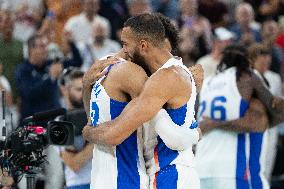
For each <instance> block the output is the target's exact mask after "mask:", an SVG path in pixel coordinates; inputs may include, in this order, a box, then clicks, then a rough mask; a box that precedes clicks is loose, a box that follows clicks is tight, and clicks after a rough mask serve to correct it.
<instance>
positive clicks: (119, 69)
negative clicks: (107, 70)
mask: <svg viewBox="0 0 284 189" xmlns="http://www.w3.org/2000/svg"><path fill="white" fill-rule="evenodd" d="M111 75H112V76H113V77H115V78H124V79H130V80H131V79H134V78H146V77H147V74H146V72H145V71H144V69H143V68H142V67H140V66H139V65H137V64H134V63H133V62H130V61H126V60H124V61H122V62H121V63H117V64H114V65H113V66H112V68H111Z"/></svg>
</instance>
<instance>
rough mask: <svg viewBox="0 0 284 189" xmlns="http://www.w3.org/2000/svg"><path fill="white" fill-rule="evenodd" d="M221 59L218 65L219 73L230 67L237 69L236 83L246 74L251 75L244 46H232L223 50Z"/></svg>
mask: <svg viewBox="0 0 284 189" xmlns="http://www.w3.org/2000/svg"><path fill="white" fill-rule="evenodd" d="M222 54H223V58H222V59H221V61H220V64H219V65H218V70H219V71H221V72H222V71H224V70H226V69H228V68H231V67H236V68H237V81H238V80H239V79H240V77H241V75H242V74H243V73H244V72H246V73H248V74H249V75H251V70H250V59H249V53H248V50H247V48H246V47H245V46H243V45H241V44H232V45H229V46H227V47H226V48H225V49H224V50H223V53H222Z"/></svg>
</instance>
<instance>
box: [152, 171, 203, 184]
mask: <svg viewBox="0 0 284 189" xmlns="http://www.w3.org/2000/svg"><path fill="white" fill-rule="evenodd" d="M150 183H151V184H150V189H169V188H170V189H200V180H199V176H198V174H197V172H196V170H195V168H193V167H187V166H181V165H169V166H167V167H166V168H164V169H162V170H160V171H159V172H157V173H156V174H155V175H153V176H151V177H150Z"/></svg>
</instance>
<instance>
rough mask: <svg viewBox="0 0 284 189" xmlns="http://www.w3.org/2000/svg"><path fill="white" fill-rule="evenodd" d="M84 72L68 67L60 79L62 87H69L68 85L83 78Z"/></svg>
mask: <svg viewBox="0 0 284 189" xmlns="http://www.w3.org/2000/svg"><path fill="white" fill-rule="evenodd" d="M83 76H84V72H83V71H81V70H79V69H78V68H75V67H72V66H70V67H68V68H65V69H64V70H63V73H62V75H61V77H60V79H59V83H60V85H63V86H67V85H68V83H70V82H71V81H73V80H75V79H79V78H83Z"/></svg>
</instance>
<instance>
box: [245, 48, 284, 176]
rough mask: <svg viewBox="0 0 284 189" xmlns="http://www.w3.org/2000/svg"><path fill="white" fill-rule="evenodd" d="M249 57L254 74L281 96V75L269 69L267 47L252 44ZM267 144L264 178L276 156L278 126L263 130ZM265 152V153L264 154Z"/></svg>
mask: <svg viewBox="0 0 284 189" xmlns="http://www.w3.org/2000/svg"><path fill="white" fill-rule="evenodd" d="M249 51H250V57H251V60H252V67H253V68H254V69H255V73H256V75H258V76H259V78H260V79H261V80H262V81H263V83H264V85H266V87H267V88H268V89H269V91H270V92H271V93H272V94H273V95H275V96H278V97H281V96H282V91H281V77H280V75H279V74H277V73H275V72H272V71H270V70H269V67H270V64H271V53H270V51H269V49H268V48H267V47H266V46H265V45H263V44H258V43H257V44H254V45H252V46H251V47H250V48H249ZM264 137H266V140H267V143H268V145H267V146H266V149H264V150H262V154H263V155H262V154H261V155H262V156H264V157H265V165H263V166H262V167H263V170H264V171H263V172H264V175H265V178H266V179H267V180H269V179H270V178H271V174H272V170H273V167H274V162H275V157H276V147H277V141H278V128H277V127H273V128H270V129H267V130H266V131H265V132H264ZM264 152H265V154H264Z"/></svg>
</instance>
